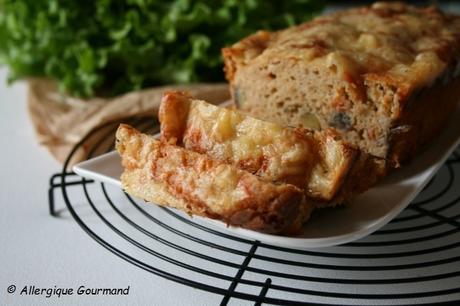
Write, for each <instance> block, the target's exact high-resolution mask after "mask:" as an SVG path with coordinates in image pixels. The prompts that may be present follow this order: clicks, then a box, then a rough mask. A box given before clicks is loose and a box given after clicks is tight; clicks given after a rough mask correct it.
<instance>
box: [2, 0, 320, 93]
mask: <svg viewBox="0 0 460 306" xmlns="http://www.w3.org/2000/svg"><path fill="white" fill-rule="evenodd" d="M320 9H321V1H318V0H290V1H275V0H270V1H267V0H221V1H217V0H171V1H159V0H94V1H90V0H81V1H72V0H0V65H2V64H3V65H6V66H8V67H9V71H10V76H9V80H10V81H14V80H17V79H20V78H24V77H30V76H39V77H47V78H51V79H54V80H56V81H57V82H58V84H59V87H60V89H61V90H62V91H64V92H66V93H68V94H71V95H74V96H79V97H92V96H95V95H98V96H111V95H117V94H120V93H124V92H128V91H131V90H137V89H142V88H146V87H150V86H155V85H162V84H169V83H190V82H214V81H221V80H223V73H222V59H221V56H220V49H221V48H222V47H224V46H226V45H229V44H231V43H233V42H235V41H237V40H239V39H241V38H242V37H244V36H247V35H249V34H250V33H252V32H255V31H256V30H259V29H270V30H273V29H279V28H283V27H286V26H291V25H293V24H296V23H299V22H303V21H305V20H308V19H310V18H311V17H312V15H313V14H315V13H316V12H318V11H319V10H320Z"/></svg>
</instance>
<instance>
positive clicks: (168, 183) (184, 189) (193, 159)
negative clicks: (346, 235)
mask: <svg viewBox="0 0 460 306" xmlns="http://www.w3.org/2000/svg"><path fill="white" fill-rule="evenodd" d="M116 148H117V150H118V152H119V154H120V156H121V159H122V165H123V168H124V172H123V174H122V176H121V183H122V187H123V189H124V190H125V191H126V192H128V193H129V194H131V195H133V196H136V197H140V198H142V199H145V200H147V201H150V202H153V203H156V204H159V205H164V206H169V207H173V208H178V209H181V210H184V211H186V212H188V213H189V214H193V215H199V216H205V217H208V218H213V219H219V220H222V221H224V222H226V223H227V224H229V225H235V226H241V227H245V228H248V229H252V230H257V231H262V232H267V233H284V234H290V233H295V232H296V231H298V230H299V228H300V226H301V225H302V224H303V223H304V222H305V220H306V219H307V218H308V216H309V214H310V212H311V210H312V205H311V204H309V202H308V201H306V199H305V197H304V194H303V192H302V191H301V190H300V189H298V188H297V187H295V186H293V185H290V184H285V183H279V184H275V183H272V182H267V181H263V180H261V179H260V178H259V177H257V176H256V175H253V174H251V173H249V172H247V171H244V170H241V169H238V168H236V167H235V166H233V165H230V164H227V163H224V162H222V161H219V160H215V159H211V158H210V157H208V156H207V155H204V154H200V153H196V152H192V151H189V150H186V149H184V148H182V147H179V146H176V145H172V144H168V143H165V142H160V141H158V140H156V139H154V138H153V137H152V136H149V135H146V134H142V133H140V132H138V131H137V130H135V129H134V128H132V127H130V126H128V125H124V124H122V125H120V127H119V128H118V130H117V133H116Z"/></svg>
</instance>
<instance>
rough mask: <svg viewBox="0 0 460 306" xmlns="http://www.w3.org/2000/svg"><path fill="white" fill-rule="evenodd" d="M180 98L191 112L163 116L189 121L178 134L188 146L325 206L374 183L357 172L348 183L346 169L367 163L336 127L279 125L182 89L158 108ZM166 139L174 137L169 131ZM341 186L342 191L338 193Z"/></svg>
mask: <svg viewBox="0 0 460 306" xmlns="http://www.w3.org/2000/svg"><path fill="white" fill-rule="evenodd" d="M178 101H180V102H181V103H184V104H187V106H178V109H180V110H183V109H187V110H188V114H187V115H186V116H184V114H182V113H180V114H178V113H177V112H168V113H165V116H168V117H176V116H177V117H181V118H183V120H185V121H186V124H185V125H186V128H185V130H183V135H178V134H177V135H174V137H176V138H175V139H177V140H178V141H179V142H181V143H183V144H184V146H185V147H186V148H187V149H189V150H192V151H195V152H199V153H202V154H207V155H208V156H210V157H211V158H213V159H218V160H222V161H225V162H227V163H231V164H234V165H236V166H237V167H238V168H240V169H244V170H246V171H249V172H251V173H254V174H256V175H258V176H260V177H261V178H262V179H264V180H267V181H274V182H284V183H290V184H293V185H295V186H297V187H299V188H301V189H303V190H304V191H305V193H306V195H307V196H308V197H309V198H311V199H314V200H316V201H317V202H318V203H321V204H320V205H321V206H324V205H335V204H337V203H338V201H342V200H343V199H344V196H343V195H347V197H348V198H349V197H351V196H352V195H356V194H357V192H358V191H359V192H363V191H364V190H365V189H367V188H369V187H370V186H372V185H373V184H374V183H375V181H374V180H369V179H366V178H364V177H358V176H354V177H353V180H356V179H359V180H358V181H355V182H354V183H353V184H350V183H345V180H346V179H347V177H348V173H349V172H350V171H353V172H356V171H357V169H361V168H363V164H362V163H358V162H355V161H356V156H357V154H358V152H357V150H356V149H355V148H353V147H351V146H349V145H347V144H346V143H344V142H342V141H340V140H339V139H338V135H337V133H334V132H333V131H331V130H326V131H323V132H316V133H313V132H311V131H308V130H305V129H300V128H293V129H292V128H286V127H281V126H279V125H277V124H274V123H269V122H265V121H261V120H257V119H254V118H251V117H248V116H244V115H242V114H240V113H238V112H235V111H233V110H228V109H224V108H219V107H216V106H213V105H210V104H208V103H206V102H204V101H200V100H195V99H193V98H191V97H189V96H186V95H183V94H182V93H180V92H176V93H174V92H169V93H168V94H167V95H165V98H164V99H163V100H162V105H161V106H160V109H161V108H165V109H166V108H167V109H171V107H170V106H169V105H168V104H170V103H171V104H172V105H176V106H177V103H178ZM160 122H161V128H162V129H165V130H174V129H175V128H174V127H170V126H169V124H170V123H174V124H179V125H181V126H183V125H184V123H183V122H179V121H178V120H177V118H176V119H169V118H163V120H162V119H161V118H160ZM162 135H166V134H163V133H162ZM163 140H164V141H166V142H170V141H171V139H169V138H168V137H165V138H164V139H163ZM361 155H362V156H366V157H367V156H368V154H365V153H361ZM369 159H370V157H369ZM366 167H367V168H368V165H366ZM367 168H366V170H368V169H367ZM359 182H361V183H360V184H361V186H364V185H365V183H366V182H369V184H368V185H367V188H355V187H352V186H356V185H357V184H358V183H359ZM339 191H340V194H341V195H342V196H340V197H338V196H337V193H338V192H339Z"/></svg>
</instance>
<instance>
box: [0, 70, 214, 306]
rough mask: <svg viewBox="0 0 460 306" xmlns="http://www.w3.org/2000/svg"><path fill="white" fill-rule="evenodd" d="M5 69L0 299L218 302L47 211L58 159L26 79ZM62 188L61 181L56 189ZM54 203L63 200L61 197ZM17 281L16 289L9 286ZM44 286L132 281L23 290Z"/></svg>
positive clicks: (0, 78) (0, 116)
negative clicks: (122, 291)
mask: <svg viewBox="0 0 460 306" xmlns="http://www.w3.org/2000/svg"><path fill="white" fill-rule="evenodd" d="M6 75H7V73H6V69H4V68H2V69H0V133H1V139H2V141H1V149H0V152H1V153H0V154H1V158H0V169H1V170H0V186H1V187H0V188H1V189H0V209H1V212H0V245H1V249H0V304H3V305H5V304H7V305H37V304H57V303H60V304H62V303H65V304H68V305H69V304H70V305H79V304H86V305H89V304H93V305H102V304H110V305H116V304H120V305H122V304H128V303H129V304H132V305H139V304H141V305H142V304H149V305H184V304H186V305H216V304H218V303H219V302H220V300H221V298H222V297H220V296H218V295H214V294H210V293H206V292H203V291H200V290H196V289H192V288H189V287H186V286H184V285H180V284H176V283H174V282H171V281H168V280H165V279H163V278H160V277H158V276H155V275H152V274H150V273H147V272H145V271H143V270H141V269H139V268H136V267H134V266H132V265H131V264H129V263H127V262H125V261H124V260H122V259H120V258H118V257H117V256H115V255H112V254H111V253H110V252H108V251H107V250H105V249H104V248H102V247H101V246H100V245H99V244H97V243H96V242H95V241H94V240H92V239H91V238H90V237H89V236H88V235H87V234H86V233H84V232H83V231H82V230H81V229H80V228H79V226H78V225H77V224H76V223H75V222H74V221H73V220H72V219H70V218H53V217H51V216H50V215H49V214H48V183H49V178H50V176H51V175H52V174H54V173H56V172H59V171H61V166H60V165H59V164H58V163H57V162H56V161H55V160H53V158H52V157H51V155H50V154H49V153H48V152H47V151H46V150H45V149H44V148H43V147H41V146H40V145H38V144H37V142H36V139H35V135H34V131H33V128H32V126H31V122H30V120H29V116H28V110H27V103H26V97H27V86H26V84H25V83H24V82H20V83H15V84H14V85H12V86H10V87H8V86H7V85H6ZM56 191H57V193H59V192H60V190H59V189H57V190H56ZM57 204H58V205H59V204H60V205H63V204H62V200H61V201H57ZM9 285H15V286H16V287H17V291H16V292H15V293H13V294H8V293H7V287H8V286H9ZM26 285H27V286H29V285H35V286H37V287H40V288H46V287H51V288H54V286H57V287H71V288H74V290H76V288H78V286H80V285H84V286H88V287H127V286H128V285H129V286H130V294H129V295H128V296H122V297H120V296H109V297H107V296H105V297H94V296H89V297H81V296H75V295H74V296H71V297H61V298H56V297H52V298H45V297H43V296H38V297H34V296H25V295H22V296H21V295H19V291H20V290H21V289H22V288H23V287H24V286H26Z"/></svg>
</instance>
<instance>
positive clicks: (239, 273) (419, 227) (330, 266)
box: [49, 118, 460, 305]
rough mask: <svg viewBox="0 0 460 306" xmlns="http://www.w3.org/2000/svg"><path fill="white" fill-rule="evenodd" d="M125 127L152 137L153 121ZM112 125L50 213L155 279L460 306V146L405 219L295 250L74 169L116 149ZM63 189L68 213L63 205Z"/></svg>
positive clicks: (291, 297) (310, 296) (228, 299)
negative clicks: (338, 242)
mask: <svg viewBox="0 0 460 306" xmlns="http://www.w3.org/2000/svg"><path fill="white" fill-rule="evenodd" d="M125 122H127V123H129V124H131V125H134V126H136V127H137V128H139V129H141V130H143V131H147V132H151V133H153V132H154V130H152V129H151V127H152V126H154V125H153V124H152V119H151V118H132V119H129V120H126V121H125ZM116 128H117V123H115V122H114V123H108V124H105V125H103V126H101V127H99V128H97V129H95V130H93V131H92V132H91V133H89V134H88V135H87V136H86V137H85V139H83V140H82V141H81V142H80V143H79V144H77V145H76V146H75V148H74V149H73V150H72V152H71V153H70V155H69V157H68V158H67V161H66V162H65V164H64V167H63V170H62V172H61V173H57V174H55V175H53V176H52V177H51V179H50V188H49V208H50V214H51V215H53V216H56V217H59V216H61V215H62V214H63V213H65V211H66V210H68V212H70V214H71V216H72V217H73V219H74V220H75V221H76V222H77V223H78V224H79V225H80V227H81V228H82V229H83V230H84V231H85V232H86V233H87V234H88V235H90V236H91V237H92V238H93V239H94V240H95V241H96V242H98V243H99V244H100V245H102V246H103V247H105V248H106V249H107V250H108V251H110V252H111V253H113V254H115V255H117V256H119V257H120V258H122V259H124V260H126V261H127V262H129V263H131V264H133V265H135V266H137V267H139V268H141V269H143V270H145V271H147V272H150V273H152V274H155V275H158V276H161V277H164V278H166V279H169V280H172V281H175V282H178V283H181V284H184V285H186V286H191V287H194V288H198V289H201V290H205V291H207V292H209V293H210V294H218V295H220V296H221V297H222V300H221V305H227V304H229V303H230V304H232V303H236V304H241V303H244V304H245V305H246V304H250V305H251V304H254V305H261V304H263V303H264V304H278V305H300V304H303V305H305V304H309V305H313V304H318V305H371V304H372V305H408V304H412V305H427V304H430V305H432V304H434V303H437V304H446V303H450V304H457V305H460V206H459V205H457V204H458V202H459V201H460V179H459V177H460V149H459V148H457V150H456V152H454V153H453V154H452V156H451V157H450V158H449V159H448V161H447V162H446V163H445V164H444V166H443V167H442V168H441V169H440V171H439V172H438V174H437V175H436V176H435V178H434V179H433V180H432V181H431V182H430V183H429V184H428V185H427V186H426V187H425V189H424V190H423V192H422V193H421V194H420V195H419V196H418V197H417V198H416V200H415V201H414V202H413V203H412V204H411V205H410V206H409V207H408V208H407V209H406V210H404V211H403V212H402V213H401V215H400V216H398V217H397V218H396V219H394V220H393V221H392V222H391V223H389V224H388V225H387V226H385V227H384V228H383V229H381V230H380V231H378V232H376V233H374V234H372V235H370V236H368V237H366V238H364V239H361V240H359V241H356V242H353V243H348V244H346V245H343V246H336V247H329V248H322V249H312V250H311V251H303V250H296V249H290V248H283V247H278V246H273V245H269V244H265V243H262V242H259V241H256V240H250V239H244V238H241V237H237V236H234V235H232V234H229V233H227V232H224V231H222V230H221V229H217V228H214V227H213V226H212V225H209V224H205V223H202V222H200V221H191V220H190V218H188V217H187V216H184V215H182V214H181V213H178V212H176V211H174V210H169V209H166V208H160V207H157V206H155V205H150V204H145V203H143V202H139V201H138V200H136V199H134V198H131V197H130V196H129V195H127V194H125V193H123V192H122V191H121V190H119V189H117V188H114V187H113V186H107V185H105V184H103V183H99V182H95V181H93V180H87V179H84V178H81V177H79V176H77V175H76V174H75V173H73V172H71V171H69V164H70V163H71V161H72V160H73V159H74V158H75V157H76V156H77V155H79V154H82V153H81V152H82V149H85V150H84V152H87V153H85V158H91V157H94V156H96V155H98V154H100V153H102V152H107V151H110V150H112V149H113V140H114V139H113V135H114V132H115V129H116ZM56 189H60V190H61V192H62V198H63V201H64V202H65V205H66V209H57V208H56V206H55V205H56V202H57V201H56V199H55V196H56V194H55V192H56Z"/></svg>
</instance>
